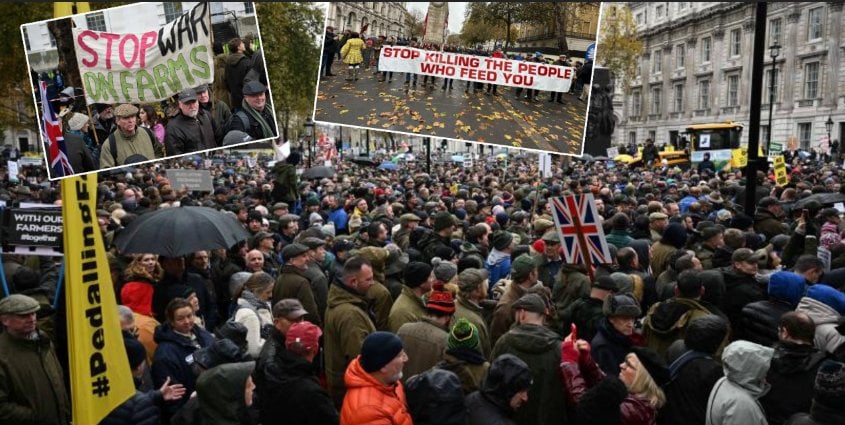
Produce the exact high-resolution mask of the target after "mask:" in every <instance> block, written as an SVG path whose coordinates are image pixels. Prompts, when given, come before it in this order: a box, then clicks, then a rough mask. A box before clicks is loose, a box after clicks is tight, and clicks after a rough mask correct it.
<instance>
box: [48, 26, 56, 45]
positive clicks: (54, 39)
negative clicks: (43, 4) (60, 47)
mask: <svg viewBox="0 0 845 425" xmlns="http://www.w3.org/2000/svg"><path fill="white" fill-rule="evenodd" d="M47 37H49V38H50V47H56V37H54V36H53V33H52V32H50V30H49V29H48V30H47Z"/></svg>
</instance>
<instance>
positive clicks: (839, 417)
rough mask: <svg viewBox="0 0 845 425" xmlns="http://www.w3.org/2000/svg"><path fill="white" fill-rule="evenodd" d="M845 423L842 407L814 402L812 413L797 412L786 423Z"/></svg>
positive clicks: (793, 424)
mask: <svg viewBox="0 0 845 425" xmlns="http://www.w3.org/2000/svg"><path fill="white" fill-rule="evenodd" d="M844 423H845V412H843V411H842V410H841V409H839V410H837V409H831V408H830V407H827V406H825V405H823V404H819V403H816V402H813V405H812V407H810V413H809V414H807V413H797V414H795V415H793V416H792V417H791V418H789V420H788V421H786V423H785V424H784V425H840V424H844Z"/></svg>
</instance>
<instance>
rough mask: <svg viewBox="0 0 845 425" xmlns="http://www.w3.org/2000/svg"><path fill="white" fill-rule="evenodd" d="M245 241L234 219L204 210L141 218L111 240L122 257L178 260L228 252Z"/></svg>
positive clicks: (171, 211) (165, 212)
mask: <svg viewBox="0 0 845 425" xmlns="http://www.w3.org/2000/svg"><path fill="white" fill-rule="evenodd" d="M248 237H249V232H247V231H246V229H244V227H243V226H241V224H240V223H239V222H238V221H237V220H236V219H235V218H234V217H231V216H229V215H227V214H225V213H222V212H220V211H217V210H215V209H213V208H208V207H179V208H164V209H160V210H158V211H154V212H151V213H146V214H142V215H141V216H139V217H138V218H137V219H136V220H134V221H132V223H130V224H129V226H127V227H126V228H125V229H123V230H122V231H121V232H120V233H119V234H118V235H117V237H116V238H115V241H114V244H115V246H117V248H118V249H119V250H120V252H121V253H122V254H133V253H135V254H137V253H151V254H159V255H164V256H168V257H178V256H182V255H187V254H190V253H192V252H196V251H204V250H209V249H217V248H229V247H232V246H233V245H235V244H237V243H238V242H240V241H242V240H245V239H246V238H248Z"/></svg>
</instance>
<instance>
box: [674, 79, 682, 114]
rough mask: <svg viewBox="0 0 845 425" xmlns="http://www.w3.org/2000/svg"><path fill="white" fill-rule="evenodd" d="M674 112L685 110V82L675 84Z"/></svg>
mask: <svg viewBox="0 0 845 425" xmlns="http://www.w3.org/2000/svg"><path fill="white" fill-rule="evenodd" d="M673 92H674V93H673V99H674V102H673V106H672V111H673V112H683V111H684V85H683V84H675V87H674V89H673Z"/></svg>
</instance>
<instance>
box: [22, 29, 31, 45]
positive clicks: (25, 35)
mask: <svg viewBox="0 0 845 425" xmlns="http://www.w3.org/2000/svg"><path fill="white" fill-rule="evenodd" d="M23 44H24V47H26V50H27V51H30V50H32V46H30V44H29V31H27V30H26V27H23Z"/></svg>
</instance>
